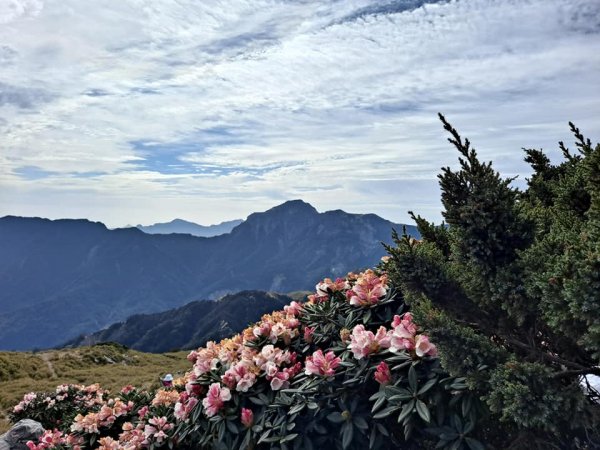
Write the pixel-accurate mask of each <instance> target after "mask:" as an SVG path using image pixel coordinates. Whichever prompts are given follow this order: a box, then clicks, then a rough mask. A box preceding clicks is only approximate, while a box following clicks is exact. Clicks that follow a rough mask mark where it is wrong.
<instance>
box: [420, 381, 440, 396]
mask: <svg viewBox="0 0 600 450" xmlns="http://www.w3.org/2000/svg"><path fill="white" fill-rule="evenodd" d="M437 381H438V379H437V377H436V378H433V379H431V380H429V381H428V382H427V383H425V384H424V385H423V387H422V388H421V389H419V392H417V394H418V395H422V394H424V393H425V392H427V391H428V390H429V389H431V388H432V387H433V386H435V384H436V383H437Z"/></svg>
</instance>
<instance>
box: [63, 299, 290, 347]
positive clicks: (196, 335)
mask: <svg viewBox="0 0 600 450" xmlns="http://www.w3.org/2000/svg"><path fill="white" fill-rule="evenodd" d="M292 300H293V299H292V298H291V297H289V296H287V295H282V294H277V293H275V292H265V291H242V292H238V293H236V294H229V295H226V296H224V297H222V298H220V299H219V300H216V301H210V300H199V301H194V302H190V303H187V304H185V305H183V306H180V307H178V308H174V309H170V310H167V311H161V312H158V313H154V314H136V315H133V316H130V317H128V318H127V319H126V320H125V321H123V322H117V323H114V324H112V325H111V326H110V327H108V328H105V329H103V330H99V331H96V332H95V333H91V334H87V335H82V336H79V337H78V338H75V339H73V340H71V341H69V342H67V343H65V344H64V345H63V346H61V347H66V348H69V347H80V346H89V345H96V344H99V343H103V342H117V343H119V344H122V345H125V346H126V347H128V348H131V349H133V350H138V351H142V352H151V353H163V352H168V351H174V350H190V349H195V348H198V347H201V346H203V345H205V344H206V342H207V341H220V340H221V339H224V338H225V337H227V336H230V335H232V334H235V333H239V332H240V331H241V330H242V329H243V328H244V327H246V326H247V325H248V324H249V323H252V322H256V321H258V320H259V319H260V317H261V316H262V315H263V314H266V313H270V312H272V311H277V310H280V309H283V307H284V306H285V305H287V304H289V303H290V302H291V301H292Z"/></svg>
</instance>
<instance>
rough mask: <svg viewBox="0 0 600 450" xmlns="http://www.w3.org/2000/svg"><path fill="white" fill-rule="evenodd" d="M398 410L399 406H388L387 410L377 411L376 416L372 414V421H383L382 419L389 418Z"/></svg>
mask: <svg viewBox="0 0 600 450" xmlns="http://www.w3.org/2000/svg"><path fill="white" fill-rule="evenodd" d="M399 409H400V406H388V407H387V408H385V409H382V410H381V411H379V412H378V413H377V414H374V415H373V419H383V418H384V417H387V416H389V415H390V414H392V413H393V412H394V411H398V410H399Z"/></svg>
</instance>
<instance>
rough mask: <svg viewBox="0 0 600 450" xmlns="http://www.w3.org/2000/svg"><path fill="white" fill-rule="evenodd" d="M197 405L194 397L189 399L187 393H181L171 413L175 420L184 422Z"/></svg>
mask: <svg viewBox="0 0 600 450" xmlns="http://www.w3.org/2000/svg"><path fill="white" fill-rule="evenodd" d="M197 404H198V399H197V398H196V397H190V395H189V394H188V393H187V392H182V393H181V395H180V397H179V401H178V402H177V403H176V404H175V408H174V411H173V413H174V415H175V418H176V419H178V420H186V419H187V418H188V417H189V415H190V413H191V412H192V410H193V409H194V407H195V406H196V405H197Z"/></svg>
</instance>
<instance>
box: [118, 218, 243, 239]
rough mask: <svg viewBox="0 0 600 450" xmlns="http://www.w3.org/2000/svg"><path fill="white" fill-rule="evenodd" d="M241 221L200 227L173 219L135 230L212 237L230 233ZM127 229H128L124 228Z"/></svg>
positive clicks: (137, 226)
mask: <svg viewBox="0 0 600 450" xmlns="http://www.w3.org/2000/svg"><path fill="white" fill-rule="evenodd" d="M242 222H243V220H241V219H236V220H228V221H224V222H221V223H218V224H214V225H200V224H198V223H195V222H190V221H188V220H184V219H173V220H171V221H170V222H159V223H155V224H152V225H141V224H138V225H136V226H135V227H134V228H137V229H139V230H141V231H143V232H144V233H147V234H172V233H177V234H191V235H192V236H199V237H213V236H219V235H221V234H226V233H230V232H231V230H233V229H234V228H235V227H236V226H238V225H239V224H241V223H242ZM125 228H128V227H125Z"/></svg>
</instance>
